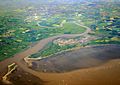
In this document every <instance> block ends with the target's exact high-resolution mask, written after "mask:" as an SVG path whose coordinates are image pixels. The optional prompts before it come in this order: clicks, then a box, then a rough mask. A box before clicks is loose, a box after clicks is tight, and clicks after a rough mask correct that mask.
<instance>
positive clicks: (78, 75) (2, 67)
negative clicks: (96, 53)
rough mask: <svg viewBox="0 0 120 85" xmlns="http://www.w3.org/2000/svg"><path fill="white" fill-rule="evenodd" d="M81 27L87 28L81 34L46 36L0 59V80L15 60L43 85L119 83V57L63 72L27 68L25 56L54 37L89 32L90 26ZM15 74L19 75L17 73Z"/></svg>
mask: <svg viewBox="0 0 120 85" xmlns="http://www.w3.org/2000/svg"><path fill="white" fill-rule="evenodd" d="M83 27H85V28H86V29H87V30H86V32H84V33H82V34H70V35H69V34H64V35H59V36H54V37H50V38H46V39H43V40H41V41H39V42H38V43H37V44H36V45H34V46H33V47H31V48H29V49H27V50H26V51H24V52H21V53H18V54H16V55H14V57H12V58H9V59H6V60H4V61H1V62H0V80H1V78H2V76H3V75H4V74H5V73H6V72H7V66H8V65H9V64H11V63H13V62H15V63H16V64H17V65H18V66H19V68H20V69H21V70H23V73H24V72H25V73H29V74H31V75H32V76H33V79H32V80H33V82H34V80H35V78H34V77H36V78H39V79H40V80H42V81H45V82H44V84H43V85H120V60H119V59H116V60H110V61H109V62H107V63H105V64H102V65H100V66H97V67H91V68H86V69H77V70H74V71H71V72H65V73H45V72H39V71H35V70H32V69H30V68H28V66H27V65H26V64H25V62H24V61H23V59H24V58H25V57H27V56H29V55H30V54H33V53H36V52H38V51H39V50H41V49H42V48H43V47H44V46H45V45H46V44H47V43H48V42H50V41H52V40H53V39H55V38H59V37H65V38H72V37H76V36H82V35H85V36H87V33H88V32H90V28H88V27H86V26H83ZM110 46H111V45H110ZM113 46H114V45H113ZM115 46H116V45H115ZM21 73H22V72H21ZM13 75H14V74H13ZM17 75H19V73H18V74H17ZM17 75H15V76H17ZM23 75H24V74H23ZM25 76H26V75H25ZM25 78H26V77H25ZM25 78H23V77H22V78H21V79H23V80H24V79H25ZM13 82H14V81H13ZM37 82H38V83H40V82H41V81H37ZM21 84H22V85H29V84H25V81H23V82H22V83H21ZM31 85H36V84H34V83H31Z"/></svg>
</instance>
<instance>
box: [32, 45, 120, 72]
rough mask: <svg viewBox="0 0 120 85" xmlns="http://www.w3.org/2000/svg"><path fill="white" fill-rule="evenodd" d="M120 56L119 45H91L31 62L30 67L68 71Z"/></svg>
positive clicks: (93, 65)
mask: <svg viewBox="0 0 120 85" xmlns="http://www.w3.org/2000/svg"><path fill="white" fill-rule="evenodd" d="M117 58H120V46H117V45H109V46H93V47H88V48H81V49H78V50H74V51H69V52H63V53H60V54H56V55H54V56H51V57H49V58H46V59H42V60H39V61H35V62H33V67H32V69H34V70H37V71H42V72H58V73H61V72H68V71H73V70H77V69H83V68H90V67H95V66H99V65H101V64H103V63H105V62H107V61H109V60H111V59H117Z"/></svg>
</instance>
